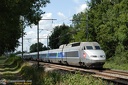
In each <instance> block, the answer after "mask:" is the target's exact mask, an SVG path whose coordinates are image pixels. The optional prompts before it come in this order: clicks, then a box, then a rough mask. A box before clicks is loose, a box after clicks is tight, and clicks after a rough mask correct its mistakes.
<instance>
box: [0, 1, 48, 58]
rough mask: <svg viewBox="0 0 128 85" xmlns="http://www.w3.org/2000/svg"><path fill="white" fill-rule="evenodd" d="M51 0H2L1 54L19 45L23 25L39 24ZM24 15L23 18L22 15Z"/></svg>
mask: <svg viewBox="0 0 128 85" xmlns="http://www.w3.org/2000/svg"><path fill="white" fill-rule="evenodd" d="M47 3H49V0H1V1H0V11H1V12H0V21H1V22H0V26H1V27H0V55H2V54H3V53H4V52H8V51H9V52H12V51H14V50H15V47H17V46H18V45H19V41H18V39H19V38H20V37H21V33H22V30H24V29H23V28H22V27H23V26H26V25H31V24H33V23H34V24H37V22H38V21H39V20H40V19H41V14H43V13H44V12H43V11H42V8H43V7H45V6H46V4H47ZM21 16H22V17H24V20H21V19H20V17H21Z"/></svg>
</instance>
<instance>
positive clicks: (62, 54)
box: [20, 42, 106, 68]
mask: <svg viewBox="0 0 128 85" xmlns="http://www.w3.org/2000/svg"><path fill="white" fill-rule="evenodd" d="M20 56H21V55H20ZM23 58H24V59H27V60H35V61H42V62H49V63H57V64H65V65H73V66H82V67H87V68H103V65H104V64H105V61H106V55H105V52H104V51H103V50H102V49H101V47H100V45H99V43H98V42H73V43H69V44H63V45H60V46H59V48H58V49H51V50H46V51H39V57H38V56H37V52H33V53H24V54H23Z"/></svg>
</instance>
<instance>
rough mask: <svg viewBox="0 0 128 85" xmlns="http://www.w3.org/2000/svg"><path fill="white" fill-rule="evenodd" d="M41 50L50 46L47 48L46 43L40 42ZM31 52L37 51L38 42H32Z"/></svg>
mask: <svg viewBox="0 0 128 85" xmlns="http://www.w3.org/2000/svg"><path fill="white" fill-rule="evenodd" d="M38 49H39V51H44V50H48V49H49V48H47V47H46V46H45V45H44V44H42V43H41V42H39V48H38ZM30 52H37V43H35V44H32V45H31V46H30Z"/></svg>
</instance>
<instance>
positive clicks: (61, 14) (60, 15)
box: [57, 12, 67, 19]
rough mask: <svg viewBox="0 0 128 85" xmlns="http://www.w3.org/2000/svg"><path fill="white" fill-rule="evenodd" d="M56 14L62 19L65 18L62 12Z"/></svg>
mask: <svg viewBox="0 0 128 85" xmlns="http://www.w3.org/2000/svg"><path fill="white" fill-rule="evenodd" d="M57 15H58V16H59V17H61V18H63V19H66V18H67V17H66V16H65V15H64V14H63V13H62V12H58V13H57Z"/></svg>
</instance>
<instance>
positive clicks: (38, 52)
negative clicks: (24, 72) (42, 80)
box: [37, 22, 39, 68]
mask: <svg viewBox="0 0 128 85" xmlns="http://www.w3.org/2000/svg"><path fill="white" fill-rule="evenodd" d="M37 66H38V68H39V22H38V24H37Z"/></svg>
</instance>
